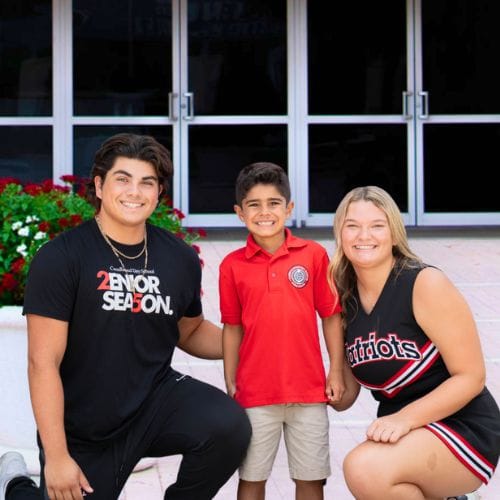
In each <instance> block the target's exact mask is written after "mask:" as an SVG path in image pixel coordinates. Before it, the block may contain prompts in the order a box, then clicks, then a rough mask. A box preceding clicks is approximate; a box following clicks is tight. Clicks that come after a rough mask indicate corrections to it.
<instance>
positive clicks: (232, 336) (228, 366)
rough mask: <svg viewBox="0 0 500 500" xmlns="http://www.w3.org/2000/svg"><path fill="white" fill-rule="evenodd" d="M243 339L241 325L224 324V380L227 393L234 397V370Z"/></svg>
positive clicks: (236, 366)
mask: <svg viewBox="0 0 500 500" xmlns="http://www.w3.org/2000/svg"><path fill="white" fill-rule="evenodd" d="M242 339H243V327H242V326H241V325H228V324H224V326H223V328H222V351H223V355H224V380H225V382H226V388H227V393H228V394H229V395H230V396H231V397H234V395H235V393H236V369H237V368H238V362H239V351H240V345H241V340H242Z"/></svg>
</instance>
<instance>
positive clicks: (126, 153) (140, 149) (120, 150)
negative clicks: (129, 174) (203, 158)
mask: <svg viewBox="0 0 500 500" xmlns="http://www.w3.org/2000/svg"><path fill="white" fill-rule="evenodd" d="M118 157H124V158H131V159H134V160H141V161H145V162H148V163H150V164H151V165H153V167H154V169H155V172H156V175H157V176H158V182H159V184H160V186H161V187H163V189H162V191H161V193H160V197H161V196H165V194H166V192H167V191H168V187H169V181H170V179H171V178H172V174H173V170H174V169H173V166H172V160H171V159H170V151H169V150H168V149H167V148H166V147H165V146H163V144H160V143H159V142H158V141H157V140H156V139H155V138H154V137H151V136H149V135H138V134H130V133H123V134H116V135H113V136H112V137H110V138H108V139H107V140H105V141H104V142H103V143H102V144H101V147H100V148H99V149H98V150H97V152H96V154H95V157H94V164H93V165H92V170H91V172H90V180H89V182H88V184H87V192H86V197H87V200H88V201H89V202H90V203H91V204H92V205H93V206H94V207H95V208H97V209H98V210H99V209H100V207H101V200H100V199H99V198H98V197H97V196H96V192H95V186H94V177H96V176H99V177H101V179H102V180H103V181H104V180H105V179H106V174H107V173H108V171H109V170H111V169H112V168H113V165H114V164H115V161H116V159H117V158H118Z"/></svg>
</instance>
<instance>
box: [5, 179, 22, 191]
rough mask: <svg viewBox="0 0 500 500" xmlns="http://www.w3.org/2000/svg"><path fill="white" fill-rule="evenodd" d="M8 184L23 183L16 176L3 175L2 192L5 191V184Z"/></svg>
mask: <svg viewBox="0 0 500 500" xmlns="http://www.w3.org/2000/svg"><path fill="white" fill-rule="evenodd" d="M8 184H21V181H19V180H18V179H16V178H15V177H2V178H1V179H0V193H2V192H3V190H4V189H5V186H7V185H8Z"/></svg>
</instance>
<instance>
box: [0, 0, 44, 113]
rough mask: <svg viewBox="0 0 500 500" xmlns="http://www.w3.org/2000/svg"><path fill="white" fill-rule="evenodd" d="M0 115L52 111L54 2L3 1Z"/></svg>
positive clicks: (0, 4)
mask: <svg viewBox="0 0 500 500" xmlns="http://www.w3.org/2000/svg"><path fill="white" fill-rule="evenodd" d="M0 75H1V78H0V115H1V116H50V115H51V114H52V1H51V0H23V1H22V2H21V1H6V0H3V1H2V2H0Z"/></svg>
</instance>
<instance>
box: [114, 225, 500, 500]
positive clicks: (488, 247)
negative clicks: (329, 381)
mask: <svg viewBox="0 0 500 500" xmlns="http://www.w3.org/2000/svg"><path fill="white" fill-rule="evenodd" d="M294 234H296V235H298V236H302V237H305V238H310V239H315V240H317V241H318V242H320V243H321V244H323V246H324V247H325V248H326V249H327V251H328V252H329V253H330V254H331V253H332V251H333V246H334V243H333V239H332V237H331V232H330V231H329V230H323V229H322V230H316V229H304V230H295V231H294ZM409 235H410V243H411V246H412V248H413V250H414V251H415V252H416V253H418V254H419V255H420V256H421V257H422V258H423V259H424V260H425V261H427V262H429V263H432V264H435V265H436V266H438V267H440V268H441V269H443V271H445V272H446V273H447V275H448V276H449V278H450V279H451V280H452V281H453V282H454V283H455V284H456V285H457V287H458V288H459V289H460V290H461V291H462V293H463V294H464V295H465V297H466V298H467V300H468V302H469V304H470V306H471V308H472V310H473V312H474V315H475V318H476V321H477V325H478V328H479V332H480V335H481V341H482V346H483V351H484V356H485V359H486V368H487V385H488V387H489V388H490V390H491V391H492V393H493V394H494V395H495V397H496V398H497V401H499V402H500V229H498V228H496V229H485V230H479V229H466V230H462V231H460V230H439V229H426V230H422V229H419V230H414V231H410V232H409ZM245 238H246V232H245V231H244V230H241V231H240V230H209V231H208V237H207V238H204V239H203V240H201V242H200V247H201V249H202V252H201V255H202V258H203V260H204V261H205V267H204V272H203V289H204V312H205V316H206V317H207V318H208V319H211V320H212V321H214V322H216V323H218V322H219V312H218V290H217V280H218V265H219V263H220V261H221V259H222V258H223V257H224V256H225V255H226V254H227V253H228V252H229V251H231V250H233V249H236V248H238V247H240V246H241V245H243V244H244V241H245ZM174 364H175V367H176V368H177V369H178V370H180V371H183V372H185V373H188V374H190V375H193V376H194V377H197V378H199V379H202V380H204V381H207V382H210V383H212V384H214V385H216V386H218V387H220V388H224V378H223V370H222V362H220V361H204V360H200V359H197V358H193V357H191V356H189V355H187V354H185V353H182V352H181V351H179V352H177V353H176V355H175V357H174ZM200 411H203V410H202V409H200ZM374 415H375V404H374V402H373V400H372V398H371V395H370V394H369V393H368V392H367V391H362V393H361V396H360V398H359V399H358V401H357V402H356V403H355V405H354V406H353V407H352V408H351V409H349V410H347V411H346V412H344V413H336V412H334V411H333V410H332V411H331V413H330V433H331V464H332V472H333V474H332V476H331V477H330V478H329V480H328V483H327V486H326V489H325V498H326V499H335V500H348V499H352V495H351V494H350V493H349V491H348V490H347V488H346V486H345V484H344V481H343V477H342V470H341V463H342V459H343V457H344V455H345V454H346V452H347V451H348V450H350V449H351V448H352V447H353V446H354V445H355V444H356V443H358V442H360V441H361V440H362V439H363V433H364V430H365V428H366V426H367V424H368V423H369V422H370V421H371V419H372V418H373V416H374ZM283 452H284V450H283V447H281V448H280V451H279V453H278V457H277V461H276V463H275V466H274V469H273V473H272V475H271V478H270V479H269V481H268V486H267V496H266V499H267V500H291V499H293V498H294V488H293V483H292V481H291V480H290V479H289V476H288V466H287V462H286V456H285V454H284V453H283ZM179 459H180V457H168V458H162V459H158V460H151V461H150V463H152V466H150V467H149V468H147V469H145V470H142V471H140V472H136V473H134V474H132V476H131V478H130V479H129V481H128V482H127V484H126V486H125V489H124V491H123V494H122V496H121V498H120V500H156V499H161V498H163V491H164V490H165V488H166V487H167V486H168V485H169V484H170V483H172V482H173V481H174V479H175V474H176V471H177V466H178V463H179ZM236 485H237V476H236V474H235V475H234V476H233V477H232V478H231V479H230V480H229V481H228V483H227V484H226V485H225V486H224V487H223V488H222V489H221V490H220V492H219V493H218V495H217V496H216V497H215V498H216V499H217V500H235V499H236ZM479 493H480V497H481V499H482V500H498V499H500V470H499V471H498V472H497V474H496V475H495V476H494V477H493V479H492V480H491V481H490V483H489V485H488V486H483V487H482V488H481V489H480V490H479Z"/></svg>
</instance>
